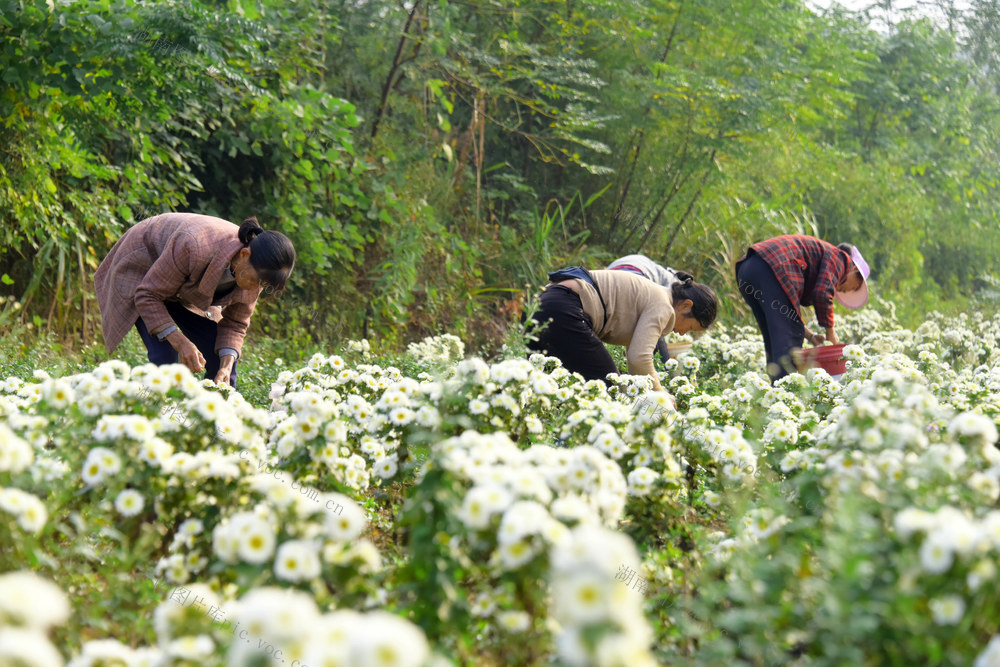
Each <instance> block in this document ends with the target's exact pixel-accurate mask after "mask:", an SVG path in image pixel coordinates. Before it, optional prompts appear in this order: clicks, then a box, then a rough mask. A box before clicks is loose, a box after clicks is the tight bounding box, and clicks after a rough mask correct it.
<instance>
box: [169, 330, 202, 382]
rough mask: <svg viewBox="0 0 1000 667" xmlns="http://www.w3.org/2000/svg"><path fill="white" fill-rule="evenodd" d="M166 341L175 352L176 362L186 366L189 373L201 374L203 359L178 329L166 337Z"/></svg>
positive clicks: (199, 352)
mask: <svg viewBox="0 0 1000 667" xmlns="http://www.w3.org/2000/svg"><path fill="white" fill-rule="evenodd" d="M167 341H168V342H169V343H170V345H171V346H172V347H173V348H174V349H175V350H177V359H178V361H180V362H181V363H182V364H184V365H185V366H187V367H188V370H189V371H191V372H192V373H201V372H202V371H203V370H205V357H203V356H202V354H201V351H200V350H198V348H197V347H196V346H195V344H194V343H192V342H191V341H190V339H188V337H187V336H185V335H184V334H182V333H181V331H180V329H178V330H177V331H175V332H173V333H172V334H170V335H169V336H167Z"/></svg>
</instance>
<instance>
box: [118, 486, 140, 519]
mask: <svg viewBox="0 0 1000 667" xmlns="http://www.w3.org/2000/svg"><path fill="white" fill-rule="evenodd" d="M145 506H146V501H145V499H144V498H143V497H142V494H141V493H139V492H138V491H136V490H135V489H125V490H124V491H122V492H121V493H119V494H118V497H117V498H115V509H116V510H118V513H119V514H121V515H122V516H135V515H136V514H138V513H139V512H141V511H142V508H143V507H145Z"/></svg>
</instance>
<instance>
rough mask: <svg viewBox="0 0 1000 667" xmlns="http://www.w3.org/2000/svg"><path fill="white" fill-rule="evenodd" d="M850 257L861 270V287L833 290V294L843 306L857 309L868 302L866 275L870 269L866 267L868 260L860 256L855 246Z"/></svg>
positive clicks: (869, 272)
mask: <svg viewBox="0 0 1000 667" xmlns="http://www.w3.org/2000/svg"><path fill="white" fill-rule="evenodd" d="M851 259H853V260H854V265H855V266H856V267H858V271H860V272H861V278H862V280H861V287H860V288H858V289H856V290H854V291H853V292H834V293H833V295H834V296H835V297H837V301H839V302H840V305H842V306H844V307H845V308H852V309H857V308H860V307H861V306H863V305H865V304H866V303H868V276H869V274H871V272H872V270H871V269H870V268H868V262H866V261H865V258H864V257H862V256H861V253H860V252H858V249H857V248H853V249H852V250H851Z"/></svg>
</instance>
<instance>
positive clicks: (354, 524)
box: [320, 493, 368, 542]
mask: <svg viewBox="0 0 1000 667" xmlns="http://www.w3.org/2000/svg"><path fill="white" fill-rule="evenodd" d="M320 500H321V501H322V502H323V509H324V514H323V517H324V526H325V528H326V534H327V535H328V536H329V537H330V539H332V540H334V541H335V542H352V541H354V540H355V539H357V538H358V537H359V536H360V535H361V533H362V532H363V531H364V529H365V526H366V525H367V523H368V520H367V519H366V518H365V513H364V511H363V510H362V509H361V507H360V506H359V505H358V504H357V503H356V502H354V501H353V500H352V499H350V498H348V497H347V496H344V495H341V494H339V493H327V494H325V495H324V496H322V497H321V498H320Z"/></svg>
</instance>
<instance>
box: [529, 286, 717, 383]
mask: <svg viewBox="0 0 1000 667" xmlns="http://www.w3.org/2000/svg"><path fill="white" fill-rule="evenodd" d="M549 280H551V281H552V282H551V283H550V284H549V285H547V286H546V288H545V291H543V292H542V295H541V307H540V308H539V310H538V311H537V312H536V313H535V315H534V319H535V320H536V321H538V322H539V323H544V322H547V323H548V325H547V326H545V327H544V328H543V329H542V330H541V331H540V332H539V333H538V334H537V336H538V337H537V340H535V341H532V343H531V344H530V345H529V347H530V348H531V349H533V350H537V351H540V352H544V353H546V354H549V355H552V356H554V357H557V358H559V359H560V360H561V361H562V362H563V365H564V366H565V367H566V368H567V370H569V371H572V372H577V373H580V374H581V375H582V376H583V377H584V378H586V379H588V380H604V379H605V378H606V377H607V375H608V374H609V373H617V372H618V367H617V366H616V365H615V362H614V360H613V359H612V358H611V355H610V354H609V353H608V351H607V349H606V348H605V347H604V343H610V344H612V345H624V346H626V348H627V351H626V358H627V359H628V372H629V373H631V374H633V375H648V376H650V377H651V378H652V380H653V388H654V389H656V390H657V391H663V387H662V386H661V385H660V380H659V378H658V377H657V375H656V371H655V369H654V367H653V351H654V349H655V348H656V343H657V341H658V340H659V339H660V337H661V336H664V335H666V334H667V333H669V332H670V331H673V332H675V333H679V334H686V333H688V332H691V331H702V330H704V329H707V328H708V327H710V326H712V324H713V323H714V322H715V318H716V315H717V313H718V299H717V297H716V296H715V292H713V291H712V289H711V288H710V287H708V286H707V285H703V284H701V283H697V282H695V281H694V280H693V279H692V278H691V276H684V279H683V280H682V281H681V282H679V283H677V284H674V285H672V286H671V287H670V288H669V289H668V288H666V287H663V286H661V285H658V284H656V283H654V282H652V281H650V280H646V279H645V278H643V277H640V276H638V275H635V274H633V273H630V272H628V271H586V270H585V269H582V268H580V267H571V268H570V269H564V270H562V271H556V272H554V273H550V274H549Z"/></svg>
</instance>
